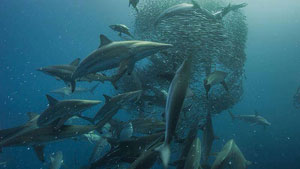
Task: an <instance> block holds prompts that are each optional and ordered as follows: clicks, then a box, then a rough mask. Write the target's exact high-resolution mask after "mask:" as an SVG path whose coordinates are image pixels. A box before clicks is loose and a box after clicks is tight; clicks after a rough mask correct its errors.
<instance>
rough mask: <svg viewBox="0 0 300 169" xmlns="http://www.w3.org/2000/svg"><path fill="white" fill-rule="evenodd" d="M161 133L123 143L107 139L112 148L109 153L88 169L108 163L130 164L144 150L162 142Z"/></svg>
mask: <svg viewBox="0 0 300 169" xmlns="http://www.w3.org/2000/svg"><path fill="white" fill-rule="evenodd" d="M162 139H163V133H162V132H161V133H156V134H152V135H149V136H141V137H138V138H132V139H130V140H125V141H116V140H114V139H110V138H107V141H108V142H109V143H110V144H111V145H112V146H113V148H112V149H111V150H110V152H109V153H107V154H106V155H105V156H104V157H102V158H101V159H99V160H97V161H95V162H93V163H91V164H90V166H89V168H90V169H95V168H98V167H99V166H105V165H106V164H109V163H114V164H117V163H118V162H119V161H123V162H128V163H132V162H134V161H135V160H136V159H137V158H138V157H139V156H140V155H141V154H142V153H143V152H145V150H147V149H149V147H152V146H153V143H155V144H156V143H158V142H160V141H162Z"/></svg>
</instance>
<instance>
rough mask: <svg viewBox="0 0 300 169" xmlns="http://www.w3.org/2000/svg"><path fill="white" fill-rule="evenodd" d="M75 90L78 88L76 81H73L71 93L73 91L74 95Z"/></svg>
mask: <svg viewBox="0 0 300 169" xmlns="http://www.w3.org/2000/svg"><path fill="white" fill-rule="evenodd" d="M75 88H76V82H75V80H73V81H72V82H71V91H72V93H73V92H74V91H75Z"/></svg>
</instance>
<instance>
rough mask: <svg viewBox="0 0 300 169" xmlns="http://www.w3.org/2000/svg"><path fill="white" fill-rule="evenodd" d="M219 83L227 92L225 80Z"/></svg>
mask: <svg viewBox="0 0 300 169" xmlns="http://www.w3.org/2000/svg"><path fill="white" fill-rule="evenodd" d="M221 84H222V85H223V87H224V89H225V90H226V91H227V92H229V89H228V86H227V84H226V82H225V81H222V82H221Z"/></svg>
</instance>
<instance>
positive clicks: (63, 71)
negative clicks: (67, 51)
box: [37, 58, 80, 86]
mask: <svg viewBox="0 0 300 169" xmlns="http://www.w3.org/2000/svg"><path fill="white" fill-rule="evenodd" d="M79 62H80V58H77V59H75V60H74V61H72V62H71V63H70V64H65V65H54V66H46V67H41V68H38V69H37V70H38V71H41V72H43V73H45V74H47V75H50V76H53V77H55V78H56V79H57V80H62V81H64V82H65V83H66V84H70V85H71V86H75V79H72V73H73V72H74V70H75V69H76V67H77V66H78V64H79Z"/></svg>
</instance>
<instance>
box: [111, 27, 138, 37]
mask: <svg viewBox="0 0 300 169" xmlns="http://www.w3.org/2000/svg"><path fill="white" fill-rule="evenodd" d="M109 27H110V28H111V29H112V30H114V31H116V32H119V36H122V33H124V34H126V35H128V36H130V37H131V38H134V37H133V36H132V35H131V33H130V32H129V28H128V27H127V26H126V25H123V24H117V25H110V26H109Z"/></svg>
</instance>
